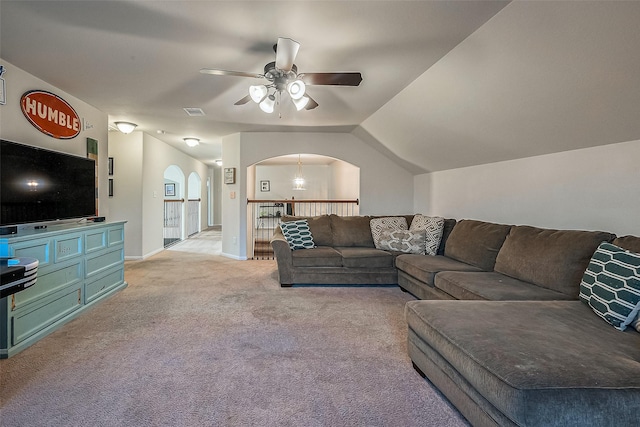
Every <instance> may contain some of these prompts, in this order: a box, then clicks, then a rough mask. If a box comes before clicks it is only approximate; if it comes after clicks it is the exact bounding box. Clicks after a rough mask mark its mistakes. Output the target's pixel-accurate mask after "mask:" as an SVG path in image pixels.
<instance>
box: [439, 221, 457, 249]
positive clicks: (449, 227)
mask: <svg viewBox="0 0 640 427" xmlns="http://www.w3.org/2000/svg"><path fill="white" fill-rule="evenodd" d="M455 226H456V220H455V219H452V218H447V219H445V220H444V227H443V228H442V238H441V239H440V246H438V252H436V255H444V248H445V246H446V245H447V239H449V236H450V235H451V232H452V231H453V227H455Z"/></svg>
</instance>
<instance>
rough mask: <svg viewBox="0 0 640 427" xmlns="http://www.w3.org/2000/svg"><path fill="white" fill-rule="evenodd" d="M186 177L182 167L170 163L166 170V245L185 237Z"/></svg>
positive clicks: (163, 233)
mask: <svg viewBox="0 0 640 427" xmlns="http://www.w3.org/2000/svg"><path fill="white" fill-rule="evenodd" d="M184 192H185V178H184V173H183V172H182V169H180V168H179V167H178V166H176V165H170V166H169V167H168V168H167V169H165V171H164V223H163V230H162V235H163V238H164V247H165V248H166V247H167V246H171V245H173V244H175V243H177V242H179V241H180V240H182V239H183V238H184V227H183V223H184V220H183V218H184Z"/></svg>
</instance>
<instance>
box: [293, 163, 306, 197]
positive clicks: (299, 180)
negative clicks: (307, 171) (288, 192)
mask: <svg viewBox="0 0 640 427" xmlns="http://www.w3.org/2000/svg"><path fill="white" fill-rule="evenodd" d="M304 184H305V179H304V175H302V163H301V162H300V154H298V172H296V176H295V178H293V189H294V190H299V191H303V190H306V188H304Z"/></svg>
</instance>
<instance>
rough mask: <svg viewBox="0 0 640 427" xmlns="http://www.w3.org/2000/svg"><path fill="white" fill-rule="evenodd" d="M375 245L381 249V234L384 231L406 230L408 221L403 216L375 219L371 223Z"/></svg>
mask: <svg viewBox="0 0 640 427" xmlns="http://www.w3.org/2000/svg"><path fill="white" fill-rule="evenodd" d="M369 225H370V227H371V236H372V237H373V244H374V245H375V246H376V248H377V249H381V248H380V233H381V232H382V230H406V229H408V228H409V227H407V219H406V218H405V217H403V216H388V217H384V218H374V219H372V220H371V221H370V222H369Z"/></svg>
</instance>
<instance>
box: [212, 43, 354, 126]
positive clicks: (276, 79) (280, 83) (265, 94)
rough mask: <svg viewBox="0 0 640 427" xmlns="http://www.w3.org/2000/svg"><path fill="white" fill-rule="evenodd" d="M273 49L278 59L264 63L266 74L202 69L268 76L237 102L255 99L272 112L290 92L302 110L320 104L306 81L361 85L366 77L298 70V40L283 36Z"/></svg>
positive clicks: (226, 73)
mask: <svg viewBox="0 0 640 427" xmlns="http://www.w3.org/2000/svg"><path fill="white" fill-rule="evenodd" d="M273 49H274V50H275V52H276V60H275V61H274V62H269V63H268V64H267V65H265V66H264V74H257V73H248V72H243V71H227V70H217V69H212V68H203V69H201V70H200V72H201V73H203V74H213V75H217V76H236V77H252V78H258V79H262V78H264V79H267V80H268V83H266V84H262V85H252V86H249V94H248V95H247V96H245V97H244V98H242V99H240V100H239V101H237V102H236V103H235V104H234V105H243V104H246V103H247V102H249V101H254V102H255V103H256V104H258V105H259V106H260V109H261V110H262V111H264V112H265V113H272V112H273V110H274V108H275V105H276V102H277V101H278V102H279V100H280V99H281V98H282V95H283V94H285V93H286V94H288V95H289V97H290V98H291V101H292V102H293V104H294V105H295V107H296V109H297V110H298V111H300V110H302V109H305V110H313V109H314V108H316V107H317V106H318V103H317V102H316V101H314V100H313V98H311V97H310V96H309V95H308V94H307V93H306V85H332V86H358V85H360V82H361V81H362V75H361V74H360V73H357V72H346V73H300V74H298V67H296V65H295V64H294V63H293V61H294V60H295V58H296V55H297V54H298V49H300V43H298V42H297V41H295V40H292V39H289V38H284V37H280V38H278V43H277V44H275V45H274V46H273ZM276 96H277V97H278V98H279V99H278V100H276Z"/></svg>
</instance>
